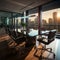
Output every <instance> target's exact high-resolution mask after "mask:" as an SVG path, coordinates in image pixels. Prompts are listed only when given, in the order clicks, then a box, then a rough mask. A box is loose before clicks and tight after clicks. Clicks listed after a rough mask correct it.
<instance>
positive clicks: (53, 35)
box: [48, 31, 55, 42]
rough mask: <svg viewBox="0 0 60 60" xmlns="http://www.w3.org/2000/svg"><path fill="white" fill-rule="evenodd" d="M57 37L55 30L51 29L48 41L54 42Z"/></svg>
mask: <svg viewBox="0 0 60 60" xmlns="http://www.w3.org/2000/svg"><path fill="white" fill-rule="evenodd" d="M54 38H55V32H52V31H50V32H49V34H48V42H52V41H53V40H54Z"/></svg>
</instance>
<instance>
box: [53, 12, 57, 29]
mask: <svg viewBox="0 0 60 60" xmlns="http://www.w3.org/2000/svg"><path fill="white" fill-rule="evenodd" d="M53 21H54V28H55V29H56V28H57V12H53Z"/></svg>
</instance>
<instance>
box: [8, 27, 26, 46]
mask: <svg viewBox="0 0 60 60" xmlns="http://www.w3.org/2000/svg"><path fill="white" fill-rule="evenodd" d="M7 31H8V35H9V36H10V37H11V38H12V39H13V41H15V43H17V45H19V44H21V43H22V42H25V40H26V38H25V37H24V36H23V34H22V33H18V32H15V31H12V30H10V29H9V28H8V30H7ZM11 43H12V42H11Z"/></svg>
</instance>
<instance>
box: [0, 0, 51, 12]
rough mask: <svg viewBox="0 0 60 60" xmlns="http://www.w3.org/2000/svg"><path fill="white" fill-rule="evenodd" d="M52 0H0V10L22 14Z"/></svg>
mask: <svg viewBox="0 0 60 60" xmlns="http://www.w3.org/2000/svg"><path fill="white" fill-rule="evenodd" d="M50 1H52V0H0V10H3V11H10V12H18V13H20V12H23V11H25V10H29V9H32V8H34V7H37V6H39V5H43V4H45V3H48V2H50Z"/></svg>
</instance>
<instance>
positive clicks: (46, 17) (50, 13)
mask: <svg viewBox="0 0 60 60" xmlns="http://www.w3.org/2000/svg"><path fill="white" fill-rule="evenodd" d="M53 12H57V18H60V8H58V9H53V10H48V11H44V12H42V20H43V19H44V20H46V21H47V23H48V22H49V21H48V20H49V18H52V19H53Z"/></svg>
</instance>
